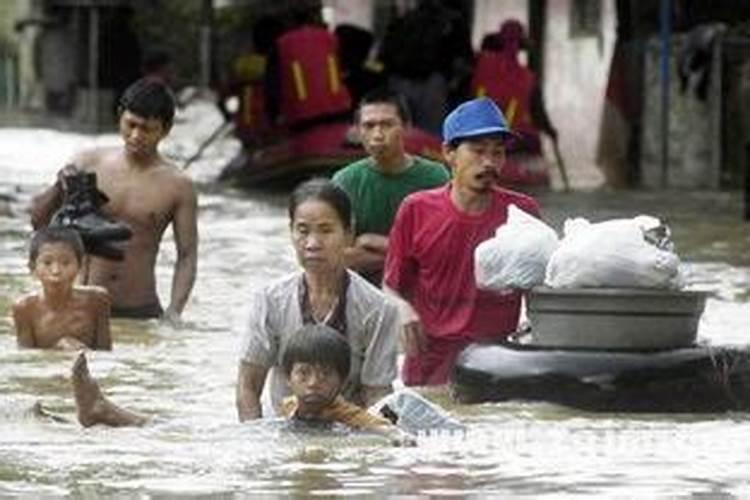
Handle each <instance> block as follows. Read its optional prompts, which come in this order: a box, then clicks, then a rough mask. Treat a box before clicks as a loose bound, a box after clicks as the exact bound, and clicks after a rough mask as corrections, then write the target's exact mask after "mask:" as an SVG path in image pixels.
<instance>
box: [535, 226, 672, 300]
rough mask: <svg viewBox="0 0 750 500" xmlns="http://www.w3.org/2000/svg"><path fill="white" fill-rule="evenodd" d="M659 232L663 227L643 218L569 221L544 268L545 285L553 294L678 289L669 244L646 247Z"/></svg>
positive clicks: (662, 242)
mask: <svg viewBox="0 0 750 500" xmlns="http://www.w3.org/2000/svg"><path fill="white" fill-rule="evenodd" d="M657 228H664V226H662V225H661V223H660V222H659V220H658V219H656V218H654V217H650V216H643V215H641V216H638V217H635V218H634V219H613V220H610V221H605V222H600V223H597V224H591V223H590V222H589V221H587V220H586V219H583V218H577V219H572V220H571V219H569V220H567V221H565V225H564V237H563V239H562V240H561V241H560V245H559V246H558V248H557V250H555V252H554V253H553V254H552V256H551V257H550V259H549V262H548V264H547V273H546V277H545V284H546V285H548V286H551V287H555V288H576V287H625V288H630V287H634V288H668V289H678V288H681V286H682V276H681V274H680V259H679V257H677V255H676V254H675V253H674V252H672V251H670V250H668V249H669V248H671V242H668V241H667V240H666V239H664V240H661V244H660V245H659V246H657V244H655V243H650V242H649V241H654V240H653V238H651V237H650V235H652V234H653V232H654V231H655V229H657ZM664 231H665V234H667V235H668V230H666V228H665V229H664ZM647 239H648V240H649V241H647ZM660 247H661V248H660Z"/></svg>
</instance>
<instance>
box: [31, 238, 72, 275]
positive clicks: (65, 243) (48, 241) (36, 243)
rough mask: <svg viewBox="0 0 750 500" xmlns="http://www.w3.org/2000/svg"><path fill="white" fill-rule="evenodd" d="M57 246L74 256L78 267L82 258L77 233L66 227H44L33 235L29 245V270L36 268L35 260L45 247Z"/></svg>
mask: <svg viewBox="0 0 750 500" xmlns="http://www.w3.org/2000/svg"><path fill="white" fill-rule="evenodd" d="M53 244H56V245H59V246H61V247H66V248H67V249H68V250H69V251H70V252H72V254H73V255H74V256H75V260H76V261H77V263H78V266H79V267H80V265H81V262H82V261H83V256H84V253H85V251H84V247H83V241H82V240H81V237H80V236H79V234H78V232H76V231H75V230H73V229H69V228H66V227H52V228H51V227H45V228H42V229H40V230H38V231H36V232H35V233H34V235H33V236H32V237H31V243H30V244H29V268H30V269H31V270H32V271H33V270H34V269H35V268H36V264H37V259H39V254H40V253H41V252H42V247H44V246H45V245H53Z"/></svg>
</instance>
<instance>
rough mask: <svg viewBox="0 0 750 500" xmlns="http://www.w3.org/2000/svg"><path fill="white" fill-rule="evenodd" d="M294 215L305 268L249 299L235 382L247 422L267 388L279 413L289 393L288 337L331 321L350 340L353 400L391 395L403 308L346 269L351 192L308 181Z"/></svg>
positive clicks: (365, 402)
mask: <svg viewBox="0 0 750 500" xmlns="http://www.w3.org/2000/svg"><path fill="white" fill-rule="evenodd" d="M289 218H290V230H291V236H292V244H293V245H294V249H295V251H296V254H297V259H298V261H299V263H300V266H301V268H302V269H301V270H300V271H297V272H295V273H293V274H291V275H289V276H286V277H283V278H281V279H279V280H277V281H275V282H273V283H271V284H269V285H267V286H265V287H263V288H261V289H259V290H256V291H255V292H254V293H253V295H252V297H251V304H250V319H249V321H248V324H247V331H246V333H245V338H244V342H243V346H242V354H241V359H240V364H239V373H238V380H237V412H238V415H239V419H240V420H241V421H243V420H248V419H253V418H259V417H261V416H262V413H263V411H262V409H261V404H260V397H261V393H262V391H263V388H264V386H265V387H266V390H267V391H269V393H270V394H269V395H270V402H271V405H272V410H273V411H274V412H276V414H278V408H279V405H280V404H281V401H282V399H283V398H284V397H285V396H287V395H288V394H289V390H288V387H287V380H286V377H285V376H284V374H283V372H282V370H281V369H280V366H279V361H280V358H281V350H282V349H283V347H284V342H285V339H286V338H287V337H288V336H289V335H293V334H295V332H297V331H298V330H299V329H300V327H301V326H302V325H304V324H308V323H319V324H326V325H328V326H330V327H332V328H334V329H335V330H337V331H338V332H339V333H340V334H341V335H343V336H345V337H346V339H347V340H348V342H349V345H350V346H351V349H352V360H351V361H352V362H351V371H350V373H349V378H348V380H347V383H346V385H345V389H344V392H343V395H344V397H346V398H347V399H348V400H350V401H352V402H354V403H356V404H359V405H362V406H369V405H370V404H372V403H374V402H375V401H377V400H378V399H380V398H381V397H382V396H385V395H386V394H388V393H389V392H391V383H392V382H393V380H394V379H395V377H396V349H397V341H398V328H399V322H398V313H397V308H396V306H395V305H394V304H393V303H391V302H389V299H387V298H386V297H385V295H384V294H383V293H382V292H381V291H380V290H379V289H377V288H376V287H374V286H373V285H371V284H370V283H368V282H367V281H366V280H365V279H364V278H362V277H360V276H359V275H357V274H356V273H354V272H352V271H349V270H348V269H346V267H345V266H344V250H345V249H346V248H347V247H349V246H350V245H351V243H352V238H353V227H352V226H353V220H352V209H351V203H350V201H349V198H348V196H347V194H346V193H345V192H344V191H343V190H342V189H341V188H339V187H338V186H336V185H334V184H333V183H332V182H330V181H329V180H327V179H313V180H311V181H307V182H305V183H303V184H301V185H299V186H298V187H297V189H295V190H294V192H293V193H292V195H291V198H290V201H289ZM267 377H270V378H269V380H268V383H266V378H267Z"/></svg>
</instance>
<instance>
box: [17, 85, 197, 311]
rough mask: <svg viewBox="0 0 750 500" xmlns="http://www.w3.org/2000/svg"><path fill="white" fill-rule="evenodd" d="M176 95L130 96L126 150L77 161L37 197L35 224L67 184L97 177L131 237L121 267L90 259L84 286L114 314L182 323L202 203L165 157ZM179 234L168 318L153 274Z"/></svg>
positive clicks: (124, 119)
mask: <svg viewBox="0 0 750 500" xmlns="http://www.w3.org/2000/svg"><path fill="white" fill-rule="evenodd" d="M174 110H175V102H174V98H173V96H172V92H171V91H170V90H169V88H168V87H167V86H166V85H164V84H163V83H162V82H160V81H157V80H154V79H150V78H142V79H140V80H137V81H136V82H135V83H133V84H132V85H131V86H130V87H128V89H127V90H126V91H125V93H124V95H123V97H122V100H121V103H120V110H119V113H120V114H119V117H120V118H119V126H120V135H121V137H122V140H123V145H122V146H116V147H107V148H96V149H91V150H86V151H82V152H80V153H79V154H77V155H76V156H75V157H74V159H73V160H72V162H71V165H69V166H67V167H65V168H64V169H63V170H61V171H60V172H59V173H58V180H57V182H55V183H54V184H53V185H52V186H50V187H49V188H47V189H46V190H45V191H44V192H42V193H40V194H39V195H37V196H35V197H34V198H33V200H32V206H31V223H32V226H33V227H34V228H35V229H38V228H41V227H44V226H46V225H47V224H48V223H49V221H50V219H51V217H52V216H53V214H54V212H55V211H56V210H57V209H58V208H59V207H60V206H61V204H62V202H63V199H64V197H65V190H66V178H67V176H70V175H76V174H77V173H79V172H87V173H95V174H96V176H97V179H98V183H99V188H101V191H102V192H104V194H105V195H106V197H107V198H108V200H109V201H108V203H106V204H105V205H103V207H102V208H101V210H102V213H104V215H106V216H109V217H112V218H114V219H116V220H118V221H122V222H123V223H125V224H127V225H128V226H129V227H130V229H131V230H132V237H131V238H130V239H129V240H128V241H127V242H126V243H125V246H124V251H123V256H124V259H123V260H122V261H116V260H111V259H104V258H99V257H94V256H90V258H89V262H88V268H87V269H85V270H84V280H83V281H84V283H86V284H91V285H97V286H102V287H104V288H106V289H107V290H108V291H109V293H110V294H111V296H112V300H113V303H112V315H113V316H116V317H131V318H155V317H160V316H162V315H163V316H165V317H166V318H167V319H168V320H170V321H172V322H178V321H179V318H180V314H181V313H182V311H183V309H184V307H185V304H186V303H187V300H188V298H189V296H190V292H191V290H192V288H193V283H194V281H195V275H196V269H197V246H198V228H197V214H196V212H197V196H196V192H195V189H194V187H193V182H192V180H191V179H190V177H189V176H188V175H186V174H185V173H183V172H181V171H180V170H179V169H178V168H177V167H176V166H175V165H173V164H172V163H170V162H168V161H167V160H166V159H165V158H164V157H162V156H161V155H160V154H159V150H158V146H159V143H160V142H161V140H162V139H164V137H166V136H167V134H168V133H169V130H170V128H171V126H172V120H173V118H174ZM170 226H171V227H172V229H173V232H174V241H175V247H176V250H177V258H176V260H175V264H174V275H173V277H172V290H171V295H170V302H169V306H168V307H167V309H166V311H163V309H162V306H161V302H160V300H159V297H158V295H157V293H156V276H155V272H154V268H155V265H156V257H157V254H158V252H159V245H160V243H161V239H162V236H163V235H164V232H165V231H166V229H167V228H168V227H170Z"/></svg>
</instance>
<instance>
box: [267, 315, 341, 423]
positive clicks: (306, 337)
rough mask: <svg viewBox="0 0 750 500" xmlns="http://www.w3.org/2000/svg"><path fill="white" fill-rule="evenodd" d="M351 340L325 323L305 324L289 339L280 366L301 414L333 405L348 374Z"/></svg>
mask: <svg viewBox="0 0 750 500" xmlns="http://www.w3.org/2000/svg"><path fill="white" fill-rule="evenodd" d="M350 356H351V351H350V348H349V343H348V342H347V341H346V339H345V338H344V337H343V336H342V335H341V334H340V333H339V332H337V331H336V330H334V329H333V328H331V327H328V326H325V325H306V326H303V327H302V328H301V329H300V330H299V331H297V332H296V333H295V334H294V335H292V336H291V337H290V338H289V339H288V340H287V342H286V344H285V345H284V348H283V353H282V355H281V367H282V369H283V370H284V373H285V374H286V375H287V378H288V379H289V387H290V389H291V391H292V394H294V395H295V396H296V397H297V400H298V404H299V410H300V412H299V413H307V412H315V411H316V410H320V409H322V408H324V407H325V406H326V405H328V404H330V403H331V402H332V401H333V400H334V399H335V398H336V396H338V394H339V392H341V388H342V387H343V385H344V382H345V381H346V378H347V377H348V375H349V368H350V363H351V361H350Z"/></svg>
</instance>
